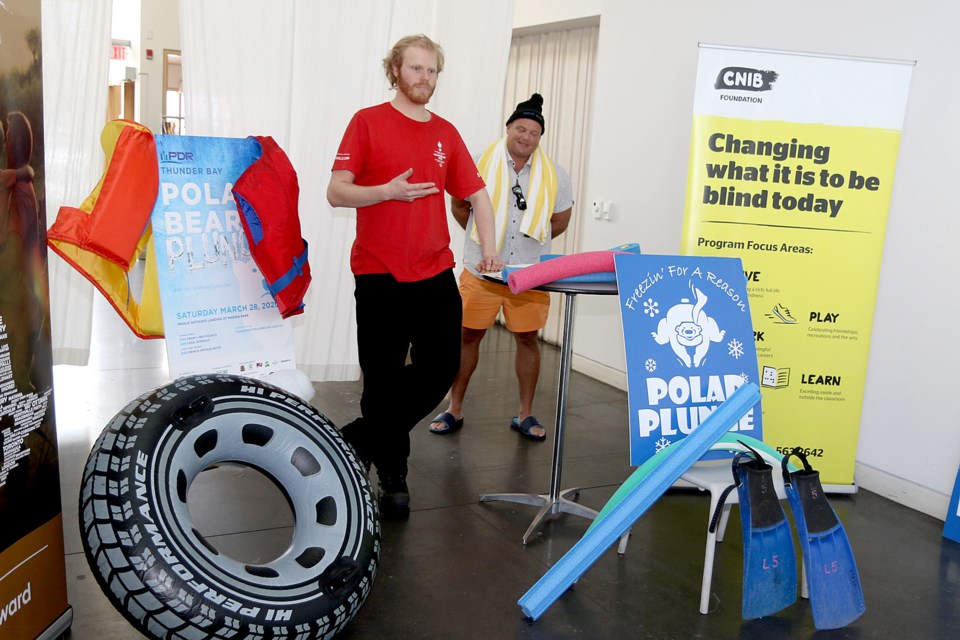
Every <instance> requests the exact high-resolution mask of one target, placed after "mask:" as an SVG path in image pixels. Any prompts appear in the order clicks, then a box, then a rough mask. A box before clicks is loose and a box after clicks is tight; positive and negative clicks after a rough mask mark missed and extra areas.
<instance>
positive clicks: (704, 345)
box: [650, 287, 726, 367]
mask: <svg viewBox="0 0 960 640" xmlns="http://www.w3.org/2000/svg"><path fill="white" fill-rule="evenodd" d="M692 288H693V292H694V294H695V295H696V297H697V303H696V304H695V305H694V304H690V301H689V300H688V299H687V298H681V299H680V304H675V305H673V306H672V307H670V309H669V310H668V311H667V315H666V316H665V317H664V318H663V319H662V320H660V323H659V324H658V325H657V330H656V331H652V332H650V335H652V336H653V339H654V340H655V341H656V343H657V344H667V342H669V343H670V347H671V348H672V349H673V352H674V353H676V354H677V357H679V358H680V361H681V362H682V363H683V364H685V365H686V366H687V367H699V366H700V364H701V363H702V362H703V359H704V357H706V355H707V351H709V349H710V343H711V342H720V341H721V340H723V336H724V334H726V331H721V330H720V327H719V326H717V323H716V321H715V320H714V319H713V318H711V317H709V316H707V314H705V313H704V312H703V307H704V306H705V305H706V304H707V296H706V295H704V293H703V292H702V291H700V289H697V288H696V287H692ZM688 347H695V348H694V351H693V358H692V359H691V357H690V352H689V351H688Z"/></svg>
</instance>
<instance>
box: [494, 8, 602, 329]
mask: <svg viewBox="0 0 960 640" xmlns="http://www.w3.org/2000/svg"><path fill="white" fill-rule="evenodd" d="M599 36H600V27H599V25H597V26H590V27H581V28H576V29H566V30H562V31H548V32H542V33H533V34H525V35H518V36H515V37H514V38H513V41H512V42H511V45H510V60H509V64H508V67H507V78H506V91H505V95H504V100H503V111H502V118H501V119H500V123H501V127H502V126H503V123H504V122H506V120H507V118H508V117H510V114H511V113H513V110H514V108H516V105H517V104H518V103H519V102H522V101H523V100H527V99H529V98H530V95H531V94H532V93H534V92H536V93H539V94H541V95H542V96H543V118H544V122H545V123H546V135H544V137H543V140H542V141H541V143H540V144H541V146H542V147H543V149H544V150H545V151H546V152H547V153H549V154H550V156H551V157H552V158H553V159H554V160H556V161H557V162H559V163H560V164H561V165H563V167H564V168H566V170H567V172H568V173H569V174H570V179H571V180H572V182H573V200H574V203H573V218H572V219H571V220H570V226H569V227H568V228H567V231H566V232H565V233H564V234H563V235H562V236H560V237H559V238H557V239H556V240H555V241H554V242H553V247H552V252H553V253H567V254H569V253H577V252H579V251H581V250H582V248H581V243H580V237H581V234H582V231H583V223H584V220H585V217H586V216H589V215H590V211H591V209H590V203H589V202H587V201H586V182H587V169H588V166H587V157H588V154H589V149H590V122H591V120H592V119H593V117H592V111H593V93H594V75H595V74H594V68H595V66H596V57H597V42H598V40H599ZM551 298H552V300H551V302H552V304H551V305H550V316H549V318H548V320H547V326H546V327H544V329H543V334H542V337H543V339H544V340H546V341H547V342H552V343H554V344H559V343H560V341H561V336H562V333H563V332H562V322H561V318H562V317H563V304H564V302H563V301H564V298H563V296H562V295H560V294H557V293H554V294H551Z"/></svg>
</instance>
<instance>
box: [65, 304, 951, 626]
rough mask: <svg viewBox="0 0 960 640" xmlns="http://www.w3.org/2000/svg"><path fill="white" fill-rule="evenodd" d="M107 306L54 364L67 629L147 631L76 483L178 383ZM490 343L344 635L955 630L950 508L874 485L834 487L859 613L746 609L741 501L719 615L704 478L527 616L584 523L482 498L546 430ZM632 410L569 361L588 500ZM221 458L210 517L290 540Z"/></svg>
mask: <svg viewBox="0 0 960 640" xmlns="http://www.w3.org/2000/svg"><path fill="white" fill-rule="evenodd" d="M98 309H99V311H98V313H97V321H96V325H97V327H98V328H97V330H96V336H97V337H96V341H95V345H94V354H93V357H92V359H91V363H90V365H89V366H87V367H68V366H58V367H55V381H56V388H55V393H56V407H57V424H58V432H59V433H58V435H59V440H60V447H61V448H60V464H61V475H62V489H63V502H64V522H65V539H66V563H67V576H68V589H69V598H70V603H71V605H72V606H73V610H74V616H75V617H74V623H73V627H72V629H71V631H70V633H69V634H68V635H67V637H68V638H71V639H72V640H114V639H121V638H123V639H128V638H137V637H140V636H139V634H138V633H137V632H136V631H135V630H134V629H133V628H132V627H131V626H130V625H129V624H128V623H127V622H126V621H125V620H124V618H123V617H122V616H121V615H120V614H119V613H118V612H117V611H116V610H115V609H114V608H113V606H112V605H111V604H110V603H109V601H108V600H107V599H106V597H105V596H104V595H103V594H102V593H101V592H100V589H99V588H98V586H97V583H96V581H95V580H94V579H93V576H92V574H91V572H90V569H89V568H88V566H87V563H86V560H85V558H84V555H83V550H82V547H81V543H80V537H79V531H78V526H77V506H76V504H77V497H78V496H77V493H78V486H79V481H80V475H81V472H82V468H83V465H84V463H85V461H86V456H87V453H88V452H89V450H90V447H91V446H92V444H93V442H94V440H95V439H96V437H97V435H98V434H99V432H100V430H101V429H102V428H103V426H104V425H105V424H106V423H107V421H108V420H109V419H110V418H111V417H112V416H113V415H114V414H115V413H116V412H117V411H118V410H119V409H120V408H121V407H123V406H124V405H125V404H126V403H127V402H128V401H129V400H131V399H133V398H134V397H136V396H137V395H139V394H140V393H142V392H143V391H146V390H149V389H152V388H154V387H156V386H159V385H161V384H164V383H166V382H167V381H168V379H167V378H168V377H167V372H166V369H165V366H164V362H165V357H164V355H163V351H162V349H163V345H162V342H159V341H153V342H144V341H139V340H137V339H136V338H135V337H133V336H132V335H131V334H130V333H129V332H128V331H126V329H125V328H124V327H122V325H118V324H117V322H118V321H115V319H114V318H111V317H110V313H109V312H106V311H104V310H103V309H101V308H99V307H98ZM482 348H483V354H482V358H481V364H480V367H479V369H478V370H477V373H476V374H475V376H474V379H473V382H472V384H471V388H470V393H469V396H468V399H467V402H466V405H465V415H466V422H465V426H464V428H463V430H462V431H460V432H458V433H456V434H453V435H449V436H435V435H431V434H429V433H428V432H427V430H426V422H424V424H422V425H420V426H419V427H418V428H417V429H416V430H415V431H414V433H413V445H412V449H413V453H412V456H411V461H410V462H411V465H410V466H411V474H410V478H409V484H410V490H411V495H412V505H411V506H412V508H413V513H412V515H411V517H410V520H409V521H408V522H403V523H395V522H385V523H384V527H383V549H382V553H381V566H380V571H379V574H378V576H377V580H376V583H375V585H374V588H373V591H372V592H371V594H370V597H369V598H368V600H367V602H366V604H365V605H364V607H363V609H362V610H361V611H360V612H359V614H358V615H357V617H356V619H355V620H354V621H353V622H352V623H351V624H350V625H349V626H348V627H347V628H346V630H345V631H344V633H343V634H342V636H341V637H342V638H345V639H361V638H362V639H371V638H386V639H394V638H396V639H404V638H408V639H411V640H413V639H420V638H424V639H433V638H470V639H473V638H478V639H479V638H483V639H487V638H497V639H501V638H502V639H510V638H533V639H542V640H546V639H559V638H590V639H603V638H611V639H612V638H618V639H619V638H664V639H666V638H810V637H814V636H816V637H818V638H820V637H823V638H857V639H859V638H911V639H915V638H957V637H960V631H958V630H960V545H958V544H956V543H952V542H949V541H945V540H943V539H942V538H941V531H942V523H941V522H940V521H937V520H935V519H933V518H929V517H927V516H924V515H922V514H919V513H917V512H915V511H912V510H910V509H907V508H904V507H901V506H899V505H897V504H895V503H892V502H890V501H888V500H885V499H883V498H881V497H879V496H877V495H875V494H873V493H871V492H869V491H863V490H862V491H861V492H860V493H859V494H858V495H855V496H842V497H841V496H837V497H833V498H832V503H833V505H834V508H835V509H836V510H837V512H838V513H839V515H840V517H841V519H842V520H843V522H844V525H845V527H846V529H847V532H848V534H849V535H850V538H851V540H852V543H853V546H854V550H855V552H856V554H857V561H858V564H859V568H860V573H861V578H862V582H863V588H864V594H865V597H866V602H867V612H866V613H865V614H864V616H863V617H862V618H860V619H859V620H858V621H856V622H855V623H854V624H853V625H851V626H850V627H848V628H845V629H841V630H837V631H832V632H816V631H815V629H814V627H813V621H812V618H811V613H810V607H809V604H808V603H807V602H806V601H799V602H797V603H796V604H794V605H793V606H791V607H789V608H788V609H786V610H784V611H783V612H781V613H780V614H778V615H776V616H773V617H770V618H766V619H762V620H756V621H751V622H744V621H743V620H741V619H740V587H741V571H742V546H741V537H740V528H739V525H738V519H737V516H736V515H734V516H733V518H732V519H731V524H730V527H729V529H728V533H727V536H726V540H725V541H724V542H723V543H722V544H721V545H720V548H719V550H718V552H717V561H716V570H715V574H714V582H713V589H712V599H711V612H710V613H709V614H708V615H701V614H700V613H698V611H697V607H698V598H699V592H700V577H701V570H702V562H703V545H704V540H705V536H706V530H705V529H706V519H707V513H706V512H707V506H708V497H707V496H706V495H704V494H701V493H699V492H697V491H695V490H674V491H671V492H668V493H667V494H666V495H665V496H664V497H663V498H661V499H660V500H659V501H658V502H657V503H656V504H655V505H654V506H653V507H652V508H651V509H650V511H648V512H647V514H646V515H644V517H643V518H641V520H640V521H639V522H638V523H637V524H636V525H635V526H634V529H633V537H632V539H631V542H630V545H629V548H628V550H627V553H626V554H625V555H624V556H618V555H617V554H616V553H615V551H613V550H611V551H608V552H607V553H606V554H604V555H603V556H602V557H601V558H600V559H599V560H598V561H597V562H596V563H595V564H594V565H593V566H592V567H591V568H590V569H589V570H588V571H587V572H586V573H585V574H584V576H583V577H582V578H581V580H580V581H579V582H578V583H577V584H576V586H575V587H574V588H573V589H571V590H570V591H569V592H567V593H566V594H564V595H563V596H562V597H561V598H560V599H559V600H558V601H557V602H556V603H555V604H554V605H553V606H552V607H551V608H550V609H548V610H547V612H546V613H545V614H544V615H543V616H542V617H541V618H540V619H539V620H537V621H536V622H530V621H528V620H526V619H524V617H523V615H522V613H521V611H520V608H519V607H518V606H517V600H518V599H519V598H520V596H521V595H523V594H524V593H525V592H526V591H527V590H528V589H529V588H530V587H531V586H532V585H533V584H534V583H535V582H536V581H537V580H538V579H539V578H540V577H541V576H542V575H543V573H544V572H545V571H546V570H547V568H548V567H550V566H551V565H552V564H553V563H554V562H556V561H557V560H558V559H559V558H560V557H561V556H562V555H563V554H564V553H565V552H566V551H567V550H568V549H569V548H570V547H571V546H572V545H573V544H574V543H575V542H576V541H577V540H578V539H579V538H580V536H581V535H582V534H583V532H584V531H585V530H586V527H587V525H588V523H587V521H585V520H583V519H581V518H578V517H574V516H569V515H565V516H559V517H554V518H552V519H551V520H550V521H548V522H547V523H546V524H545V525H544V526H543V527H542V528H541V529H540V530H539V531H538V532H537V534H536V535H534V537H533V538H532V539H531V540H530V543H529V544H528V545H526V546H524V545H522V544H521V536H522V535H523V532H524V531H525V530H526V528H527V526H528V525H529V523H530V522H531V520H532V518H533V515H534V513H535V509H534V508H533V507H527V506H522V505H514V504H508V503H503V502H492V503H489V502H488V503H478V500H477V498H478V496H479V495H480V494H481V493H490V492H502V491H517V492H531V493H543V492H546V491H547V490H548V488H549V480H550V463H551V440H550V439H549V438H548V440H547V441H546V442H545V443H534V442H530V441H526V440H523V439H520V438H519V437H518V435H517V434H516V433H515V432H513V431H511V430H510V429H509V428H508V426H507V424H508V421H509V419H510V416H511V415H512V414H513V411H514V405H515V387H514V381H513V345H512V339H511V337H510V336H509V334H507V333H505V332H504V331H502V330H493V331H492V332H491V334H490V335H489V336H488V338H487V339H486V340H485V341H484V343H483V347H482ZM558 361H559V355H558V351H557V349H555V348H554V347H550V346H544V359H543V373H542V375H541V381H540V386H539V390H538V395H537V401H536V405H535V412H536V414H537V415H538V416H539V417H540V418H541V420H542V421H543V422H544V423H545V424H548V425H550V424H551V420H552V417H553V415H554V410H555V402H556V390H555V385H556V371H557V368H558ZM315 386H316V389H317V395H316V397H315V398H314V400H313V404H314V405H315V406H316V407H317V408H318V409H319V410H320V411H321V412H322V413H324V414H325V415H326V416H327V417H328V418H330V419H331V420H332V421H333V422H334V423H336V424H343V423H345V422H347V421H348V420H350V419H352V418H353V417H355V415H356V414H357V411H358V405H359V392H360V386H359V383H356V382H329V383H317V384H316V385H315ZM626 420H627V414H626V396H625V394H624V393H623V392H620V391H618V390H616V389H613V388H611V387H608V386H606V385H603V384H601V383H598V382H596V381H594V380H592V379H589V378H587V377H585V376H583V375H580V374H577V373H574V374H573V376H572V379H571V384H570V395H569V401H568V423H567V424H568V431H567V439H566V446H565V451H564V454H565V455H564V463H563V464H564V466H563V483H562V485H563V486H564V487H568V486H579V487H582V492H581V495H580V502H582V503H583V504H585V505H587V506H590V507H593V508H595V509H600V508H601V507H602V506H603V505H604V503H605V502H606V500H607V498H609V496H610V495H611V494H612V493H613V491H614V490H615V489H616V488H617V486H619V484H620V483H621V482H622V481H623V480H624V479H625V478H626V477H627V476H628V475H629V473H630V471H631V468H630V467H629V466H628V464H627V429H626ZM214 471H215V473H205V474H203V475H202V476H201V478H202V483H201V482H200V480H198V481H197V483H195V487H194V488H193V489H191V494H190V501H191V512H192V513H193V509H194V506H195V505H196V506H197V507H199V508H198V509H197V513H198V514H202V515H200V516H198V525H199V528H200V529H201V531H203V532H204V534H205V535H207V536H208V537H210V538H211V539H215V540H216V544H217V546H218V547H219V548H220V549H222V550H225V552H226V550H229V553H230V555H233V556H234V557H237V558H241V559H243V558H244V557H247V556H257V555H258V554H267V555H269V554H270V553H279V550H280V549H282V548H283V545H284V544H285V543H286V542H287V541H288V540H289V539H290V535H291V527H292V524H293V523H292V518H291V516H290V514H289V512H288V511H287V510H286V509H285V508H283V507H282V506H277V505H281V503H282V500H280V499H279V495H278V496H277V499H276V501H275V502H272V501H271V500H270V498H269V496H270V493H269V492H270V490H271V488H270V487H265V486H264V485H265V481H263V480H262V478H259V477H257V474H255V473H249V470H248V469H244V468H242V467H230V466H225V467H221V468H218V469H216V470H214ZM196 485H201V486H196ZM255 492H260V493H259V494H258V495H264V496H267V497H265V498H263V499H260V500H258V501H257V503H258V505H264V504H265V505H268V508H263V507H259V506H258V508H256V509H254V508H253V507H251V506H250V504H251V500H250V499H249V496H250V495H251V493H255ZM264 492H265V493H264ZM271 504H273V505H274V506H273V507H270V505H271ZM734 509H736V508H734Z"/></svg>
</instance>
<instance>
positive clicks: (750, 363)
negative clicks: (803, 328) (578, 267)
mask: <svg viewBox="0 0 960 640" xmlns="http://www.w3.org/2000/svg"><path fill="white" fill-rule="evenodd" d="M614 262H615V264H616V271H617V289H618V290H619V295H620V317H621V320H622V323H623V337H624V347H625V349H626V360H627V381H628V383H627V384H628V388H627V391H628V401H629V407H630V409H629V411H630V464H632V465H635V466H639V465H641V464H643V462H644V461H646V460H647V459H648V458H650V457H651V456H653V455H654V454H655V453H657V452H659V451H660V450H662V449H664V448H666V447H668V446H670V445H671V444H673V443H675V442H677V441H678V440H680V439H682V438H684V437H685V436H687V435H689V434H690V433H691V432H692V431H693V430H694V429H696V428H697V427H698V426H699V425H700V424H701V423H702V422H703V421H704V420H705V419H706V418H707V416H709V415H710V414H711V413H712V412H713V411H714V410H715V409H716V408H717V407H718V406H719V405H720V403H722V402H723V401H725V400H726V399H727V398H728V397H729V396H730V394H732V393H733V392H734V391H736V390H737V389H738V388H739V387H741V386H742V385H743V384H744V383H746V382H753V383H755V384H756V382H757V353H756V349H755V347H754V336H753V325H752V324H751V321H750V305H749V303H748V300H747V290H746V282H745V280H744V275H743V266H742V265H741V263H740V260H738V259H736V258H694V257H682V256H652V255H649V256H644V255H630V254H618V255H616V256H615V257H614ZM758 408H759V405H758V406H757V407H754V408H753V409H751V410H750V411H749V412H748V413H747V414H746V415H745V416H744V417H743V418H741V419H740V421H739V422H738V423H737V424H736V425H735V426H734V428H733V429H731V430H732V431H742V432H743V433H745V434H747V435H749V436H752V437H754V438H757V439H762V422H763V420H762V415H761V412H760V411H759V410H758Z"/></svg>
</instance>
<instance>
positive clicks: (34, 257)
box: [0, 0, 72, 640]
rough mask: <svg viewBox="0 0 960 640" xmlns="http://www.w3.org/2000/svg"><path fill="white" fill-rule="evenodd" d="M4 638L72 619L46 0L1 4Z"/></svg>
mask: <svg viewBox="0 0 960 640" xmlns="http://www.w3.org/2000/svg"><path fill="white" fill-rule="evenodd" d="M0 26H2V27H3V30H2V31H3V33H2V39H0V149H2V153H0V444H2V447H0V638H3V639H4V640H6V639H7V638H10V639H14V638H15V639H17V640H21V639H22V640H29V639H32V638H38V637H55V636H59V635H60V633H62V632H63V631H64V630H66V627H67V626H69V623H70V620H71V617H72V616H71V613H70V607H69V605H68V604H67V585H66V573H65V568H64V547H63V519H62V514H61V508H60V469H59V459H58V455H57V432H56V425H55V422H54V411H53V364H52V355H51V345H50V297H49V287H48V281H47V250H46V228H47V225H46V215H45V213H44V210H45V207H44V201H45V198H44V165H43V155H44V151H43V148H44V147H43V93H42V88H43V81H42V78H41V64H40V60H41V57H40V0H5V1H4V3H0Z"/></svg>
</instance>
